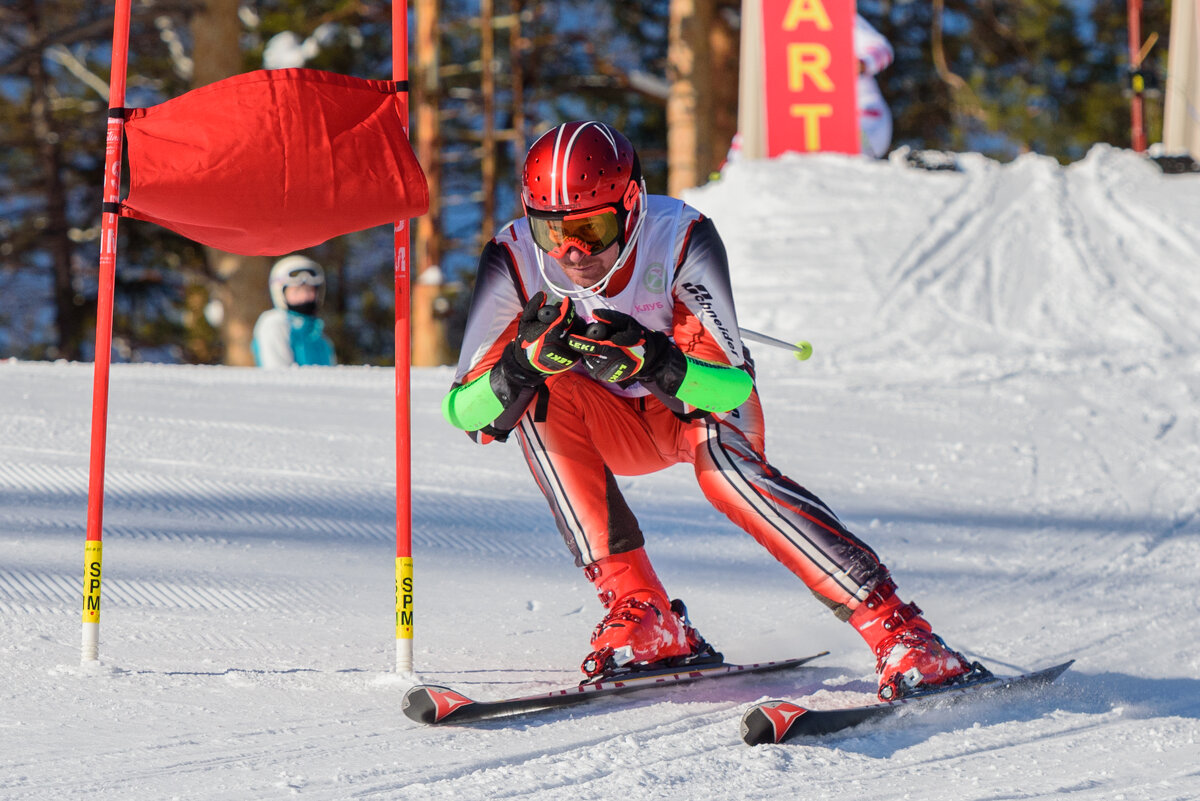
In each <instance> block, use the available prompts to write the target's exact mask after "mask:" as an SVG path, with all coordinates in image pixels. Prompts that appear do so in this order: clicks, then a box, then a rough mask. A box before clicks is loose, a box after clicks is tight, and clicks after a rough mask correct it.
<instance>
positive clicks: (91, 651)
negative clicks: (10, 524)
mask: <svg viewBox="0 0 1200 801" xmlns="http://www.w3.org/2000/svg"><path fill="white" fill-rule="evenodd" d="M130 3H131V0H116V6H115V9H114V12H113V44H112V71H111V73H110V75H109V78H108V128H107V141H106V143H105V148H104V194H103V204H104V205H103V206H102V211H101V229H100V270H99V279H100V286H99V290H98V295H97V296H96V357H95V365H94V367H93V373H92V452H91V464H90V467H89V473H88V511H87V540H86V542H85V543H84V575H83V636H82V651H81V658H82V661H83V662H94V661H96V660H97V659H99V656H100V576H101V562H102V558H101V557H102V548H101V541H102V539H103V536H104V530H103V522H104V455H105V449H106V447H107V433H108V374H109V366H110V364H111V362H112V319H113V285H114V284H115V277H116V269H117V221H118V220H119V219H120V215H119V214H118V213H117V212H118V203H119V202H120V199H121V198H120V192H121V144H122V141H123V139H124V137H125V73H126V71H127V69H128V63H129V9H130Z"/></svg>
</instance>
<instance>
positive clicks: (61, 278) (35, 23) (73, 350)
mask: <svg viewBox="0 0 1200 801" xmlns="http://www.w3.org/2000/svg"><path fill="white" fill-rule="evenodd" d="M25 13H26V15H27V18H28V19H29V24H30V28H31V29H32V30H33V31H34V32H35V35H36V36H37V38H38V41H42V40H44V39H45V38H46V35H47V34H48V33H49V32H48V31H45V30H43V29H42V27H43V26H42V18H41V15H40V14H39V13H38V4H37V2H36V1H35V0H31V1H30V2H28V3H26V9H25ZM29 78H30V81H29V83H30V108H29V117H30V121H31V122H32V124H33V134H34V138H35V139H36V140H37V153H38V160H39V161H40V162H41V171H42V174H43V176H44V179H45V185H44V190H45V192H44V197H45V201H46V207H45V211H46V224H45V227H44V228H43V229H42V231H41V237H42V238H43V239H44V240H45V242H46V249H47V250H48V251H49V253H50V257H51V264H52V270H53V273H54V322H55V328H56V329H57V333H58V341H57V343H56V347H57V351H58V352H57V353H56V354H55V355H56V356H57V357H58V358H60V359H70V360H77V359H79V358H80V356H81V349H82V342H83V322H84V319H83V318H84V314H83V307H82V306H81V304H80V303H79V300H78V293H77V292H76V291H75V284H74V280H73V278H74V276H73V274H72V272H73V271H72V269H71V250H72V249H71V240H70V239H69V238H68V233H69V228H70V223H69V222H68V220H67V194H66V190H65V189H64V187H63V180H62V169H63V159H62V146H61V145H60V144H59V134H58V132H57V131H56V130H55V126H54V117H53V114H52V112H51V111H50V96H49V87H48V80H47V77H46V71H45V68H44V66H43V63H42V53H41V51H40V48H39V51H38V53H37V54H36V56H35V57H34V58H33V59H32V60H31V61H30V69H29Z"/></svg>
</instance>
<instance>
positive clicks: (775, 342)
mask: <svg viewBox="0 0 1200 801" xmlns="http://www.w3.org/2000/svg"><path fill="white" fill-rule="evenodd" d="M742 339H748V340H750V341H751V342H760V343H762V344H763V345H770V346H771V347H774V348H782V349H783V350H790V351H791V352H792V354H793V355H795V357H796V358H797V359H799V360H800V361H805V360H806V359H808V357H809V356H812V352H813V347H812V343H811V342H809V341H807V340H804V339H802V340H800V341H799V342H797V343H796V344H794V345H793V344H792V343H790V342H785V341H784V340H782V339H776V338H775V337H769V336H767V335H766V334H760V333H758V332H757V331H751V330H750V329H749V328H743V329H742Z"/></svg>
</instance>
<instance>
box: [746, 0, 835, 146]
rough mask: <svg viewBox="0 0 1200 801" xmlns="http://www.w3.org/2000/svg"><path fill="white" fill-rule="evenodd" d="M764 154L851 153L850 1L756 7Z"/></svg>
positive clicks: (775, 2) (766, 0)
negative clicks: (760, 19) (758, 9)
mask: <svg viewBox="0 0 1200 801" xmlns="http://www.w3.org/2000/svg"><path fill="white" fill-rule="evenodd" d="M762 9H763V58H764V65H763V66H764V76H765V89H766V92H765V94H766V106H767V109H766V117H767V155H768V156H770V157H774V156H778V155H779V154H781V153H786V152H788V151H795V152H800V153H812V152H818V151H823V152H834V153H858V152H859V133H858V108H857V100H856V97H855V85H856V83H857V78H858V67H857V61H856V59H855V57H854V13H855V8H854V0H763V5H762Z"/></svg>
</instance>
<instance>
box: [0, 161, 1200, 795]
mask: <svg viewBox="0 0 1200 801" xmlns="http://www.w3.org/2000/svg"><path fill="white" fill-rule="evenodd" d="M961 163H962V166H963V171H962V172H958V173H927V172H920V171H914V170H907V169H905V168H904V167H903V166H902V165H900V164H892V163H887V162H869V161H866V160H862V159H857V158H846V157H841V156H810V157H805V158H800V157H794V158H784V159H782V160H780V161H776V162H770V163H753V162H751V163H743V164H735V165H733V166H732V167H730V168H729V170H728V171H727V173H726V175H725V176H724V177H723V178H722V180H720V181H719V182H717V183H715V184H711V185H709V186H707V187H704V188H702V189H699V190H695V191H693V192H691V193H690V194H689V195H688V199H689V201H690V202H692V203H694V204H695V205H697V206H698V207H700V208H701V209H703V210H705V211H706V212H708V213H710V214H711V215H712V216H713V217H714V219H715V220H716V221H717V224H718V227H719V228H720V230H721V232H722V234H723V235H724V237H725V238H726V240H727V245H728V249H729V253H730V256H731V260H732V263H733V269H734V285H735V292H736V294H737V295H738V298H739V311H740V315H741V323H742V324H743V325H744V326H746V327H748V328H753V329H755V330H758V331H761V332H763V333H767V334H772V335H775V336H780V337H783V338H785V339H788V340H794V339H800V338H805V339H809V340H811V341H812V342H813V344H814V346H815V349H816V351H815V354H814V356H813V358H812V359H811V360H810V361H808V362H804V363H800V362H797V361H795V360H794V359H792V358H791V357H790V356H789V355H788V354H786V353H784V352H782V351H776V350H771V349H768V348H764V347H762V346H759V347H758V348H756V356H757V360H758V365H759V372H760V389H761V392H762V396H763V399H764V403H765V407H766V413H767V423H768V427H769V438H768V454H769V455H770V456H771V458H772V460H773V461H774V462H775V463H776V464H778V465H779V466H780V467H782V468H783V469H784V470H785V471H786V472H788V474H789V475H791V476H793V477H794V478H796V479H797V480H799V481H801V482H802V483H804V484H805V485H806V486H808V487H809V488H810V489H812V490H813V491H815V492H817V493H818V494H819V495H820V496H821V497H822V498H823V499H824V500H825V501H827V502H828V503H830V504H831V505H832V506H833V507H834V508H835V509H836V510H838V511H839V513H840V514H841V515H842V517H843V518H844V519H845V520H846V521H847V523H848V524H849V525H850V526H851V527H852V528H853V529H854V530H856V531H857V532H859V533H860V534H861V535H862V536H863V537H864V539H866V540H867V541H868V542H870V543H871V544H872V545H873V547H875V548H876V549H877V550H878V551H879V552H880V553H881V555H882V556H883V557H884V559H885V561H886V562H887V563H888V564H889V565H890V566H891V568H892V570H893V572H894V573H895V575H896V577H897V579H898V581H899V584H900V587H901V591H902V594H903V595H904V596H905V597H906V598H912V599H915V600H916V601H917V602H918V603H919V604H920V605H921V606H922V607H923V608H924V609H925V610H926V612H927V614H928V616H929V617H930V618H931V619H932V621H933V622H934V625H935V627H936V628H937V630H938V631H939V632H940V633H941V634H943V636H945V637H946V638H947V640H948V641H949V642H950V643H951V644H953V645H955V646H957V647H959V648H962V649H963V650H965V651H966V652H967V653H968V654H969V655H970V656H971V657H973V658H977V659H980V660H982V661H984V662H985V663H986V664H988V665H989V666H991V667H992V668H993V669H994V670H996V671H997V672H1002V673H1015V672H1018V671H1023V670H1027V669H1033V668H1038V667H1042V666H1046V665H1050V664H1054V663H1057V662H1059V661H1063V660H1065V659H1069V658H1074V659H1077V660H1078V661H1077V662H1076V664H1075V666H1074V668H1073V669H1072V670H1071V671H1069V672H1068V673H1067V674H1066V675H1064V676H1063V677H1062V678H1061V679H1060V680H1059V681H1058V682H1057V683H1056V684H1054V685H1052V686H1050V687H1048V688H1046V689H1044V690H1042V691H1040V692H1038V693H1037V694H1036V695H1033V696H1030V697H1028V698H1026V699H1023V700H1020V701H1017V700H1016V699H1012V700H1011V701H1008V700H1006V701H1004V702H999V701H991V702H983V703H978V704H970V705H963V706H957V707H955V708H952V709H939V710H931V711H929V712H926V713H923V714H919V715H909V716H905V717H903V718H899V719H894V720H892V721H890V722H888V723H885V724H882V725H878V726H875V727H872V728H869V729H860V730H855V731H850V732H847V733H845V734H842V735H839V736H835V737H831V738H828V739H827V740H823V741H807V742H798V743H794V744H788V745H784V746H762V747H758V748H748V747H746V746H744V745H742V743H741V742H740V739H739V737H738V721H739V719H740V716H741V712H742V710H744V709H745V707H746V706H747V705H748V704H749V703H751V702H753V701H755V700H759V699H765V698H773V697H787V698H799V697H806V696H807V697H808V700H809V702H810V703H811V704H812V705H813V706H836V705H839V704H848V703H853V702H857V701H860V700H865V699H867V698H869V694H870V692H871V674H872V669H873V658H872V657H871V655H870V654H869V653H868V651H867V649H866V648H865V647H864V646H863V645H862V644H861V642H860V641H859V640H858V638H857V635H855V634H854V633H853V632H852V631H851V630H850V629H849V627H848V626H846V625H844V624H841V623H839V622H838V621H837V620H836V619H834V618H833V616H832V615H830V614H829V613H828V612H827V611H826V610H825V608H824V607H823V606H821V605H820V604H819V603H817V602H816V601H815V600H813V598H812V597H811V596H810V594H809V593H808V591H807V590H805V589H804V588H803V587H802V586H801V585H800V584H799V582H798V581H797V580H795V579H794V578H793V577H792V576H791V575H790V574H789V573H787V571H785V570H784V569H783V568H782V567H780V566H779V565H778V564H777V563H776V562H775V561H774V560H772V559H771V558H770V557H769V556H768V555H767V554H766V553H765V552H764V551H762V550H761V549H760V548H759V547H758V546H757V545H756V544H755V543H754V542H753V541H752V540H751V539H750V538H749V537H747V536H745V535H744V534H743V533H742V532H740V531H739V530H737V529H736V528H734V527H733V526H732V525H731V524H730V523H729V522H728V521H726V520H725V519H724V518H723V517H722V516H721V515H720V514H719V513H717V512H716V511H715V510H713V509H712V508H710V507H709V506H708V505H707V503H706V502H705V501H704V499H703V498H702V496H701V495H700V493H699V491H698V490H697V489H696V488H695V486H694V482H693V480H692V478H691V475H690V471H689V470H688V469H687V468H677V469H675V470H670V471H667V472H665V473H660V474H658V475H653V476H642V477H636V478H625V479H621V481H620V483H621V486H622V488H623V490H624V491H625V493H626V494H627V496H628V498H629V500H630V503H631V505H632V506H633V508H634V509H635V511H636V512H637V513H638V514H639V518H640V520H641V522H642V525H643V528H644V529H645V530H646V531H647V533H648V537H649V550H650V553H651V555H652V557H653V558H654V560H655V562H656V565H657V566H658V569H659V572H660V574H661V576H662V577H663V579H664V582H665V583H666V585H667V587H668V589H669V590H670V591H671V592H672V593H673V594H675V595H678V596H680V597H682V598H684V599H685V600H686V601H687V602H688V606H689V610H690V612H691V614H692V618H693V620H694V621H695V622H696V624H697V625H698V626H699V627H700V629H701V631H702V632H703V633H704V634H705V635H706V636H707V637H708V638H709V639H710V640H711V641H713V642H714V643H715V644H716V645H717V646H718V647H720V648H721V649H722V650H723V651H724V652H725V653H726V654H727V656H729V657H730V658H732V659H735V660H738V661H756V660H764V659H772V658H781V657H786V656H796V655H802V654H806V653H812V652H814V651H817V650H823V649H829V650H831V651H832V653H831V654H830V655H829V656H827V657H825V658H824V659H822V660H820V661H819V662H817V663H815V664H816V666H814V667H813V668H811V669H804V670H801V671H799V672H796V673H793V674H790V675H788V674H780V675H765V676H762V677H758V678H739V679H734V680H730V681H721V682H714V683H712V684H711V685H707V686H702V685H693V686H691V687H690V688H680V689H676V690H672V691H669V692H666V693H663V694H661V695H657V696H655V695H651V696H645V695H642V696H637V695H633V696H624V697H620V698H618V699H616V700H613V701H612V702H608V703H602V704H599V705H595V706H592V707H583V708H576V709H574V710H561V711H557V712H552V713H550V714H547V715H544V716H540V717H533V718H526V719H522V720H519V721H510V722H504V723H495V722H493V723H484V724H477V725H473V726H469V727H449V728H423V727H418V726H416V725H415V724H412V723H410V722H409V721H408V720H407V719H406V718H404V717H403V715H402V714H401V712H400V699H401V697H402V696H403V693H404V690H405V689H406V687H407V686H409V685H410V684H411V683H412V681H413V679H412V678H409V677H403V676H399V675H397V674H395V673H394V672H393V671H392V667H393V657H394V639H393V617H392V604H393V597H392V593H393V586H392V583H393V576H394V558H393V557H394V553H395V549H394V518H395V513H394V494H393V480H394V479H393V476H394V457H393V455H392V454H393V436H392V433H391V432H392V425H393V423H392V420H393V377H392V374H391V372H390V371H389V370H386V369H372V368H362V367H339V368H325V369H321V368H315V369H294V370H288V371H280V372H268V371H255V370H243V369H235V368H217V367H186V366H166V365H128V364H121V365H116V366H115V367H114V368H113V373H112V385H111V397H110V412H109V429H108V430H109V447H108V461H107V468H108V469H107V502H106V512H105V526H104V543H105V549H104V551H105V553H104V557H105V558H104V571H105V572H104V588H103V593H104V595H103V617H102V621H101V633H102V643H101V648H100V654H101V661H100V662H99V663H98V664H96V663H93V664H90V665H88V666H81V664H80V660H79V636H80V635H79V631H80V614H79V609H80V603H81V586H82V578H83V577H82V562H83V559H82V556H83V540H84V530H85V522H84V521H85V518H86V505H87V475H88V452H89V449H88V436H89V421H90V397H91V382H92V370H91V366H90V365H86V364H66V363H34V362H16V361H11V360H10V361H7V362H0V620H2V623H0V667H2V668H3V676H4V682H3V686H0V797H3V798H4V799H6V800H9V801H19V800H21V799H38V800H39V801H41V800H42V799H49V798H54V799H59V798H62V799H68V798H87V799H96V800H97V801H98V800H99V799H121V800H122V801H129V800H131V799H135V800H136V799H146V800H147V801H150V800H153V801H158V800H159V799H235V800H239V801H240V800H242V799H283V798H293V797H301V798H306V799H493V798H522V799H536V800H537V801H545V800H549V799H581V800H583V799H606V800H608V799H613V798H627V799H639V800H640V799H699V798H714V799H783V798H788V799H827V798H855V799H857V798H864V799H873V801H887V800H888V799H906V798H908V799H943V798H944V799H980V800H981V801H982V799H1040V798H1055V799H1059V798H1066V799H1072V801H1091V800H1092V799H1105V800H1108V799H1114V800H1115V799H1126V800H1128V801H1134V800H1135V799H1147V800H1149V799H1153V800H1154V801H1170V800H1171V799H1180V800H1182V799H1194V798H1197V797H1200V768H1198V767H1197V766H1198V765H1200V744H1198V740H1200V652H1198V650H1197V642H1200V623H1198V621H1200V594H1198V593H1197V591H1196V587H1197V582H1196V565H1197V564H1200V536H1198V535H1200V444H1198V443H1200V416H1198V410H1200V400H1198V398H1200V322H1198V318H1197V315H1196V310H1197V309H1198V308H1200V269H1198V266H1200V258H1198V256H1200V176H1163V175H1161V174H1159V173H1158V171H1157V170H1156V169H1155V168H1154V166H1153V165H1152V164H1150V163H1148V162H1146V161H1144V160H1143V159H1142V158H1140V157H1138V156H1136V155H1134V154H1132V153H1129V152H1126V151H1120V150H1114V149H1111V148H1107V147H1102V146H1101V147H1097V148H1096V149H1094V150H1093V151H1092V152H1091V153H1090V154H1089V156H1088V157H1087V159H1085V160H1084V161H1082V162H1080V163H1077V164H1073V165H1071V166H1068V167H1060V166H1058V165H1057V164H1055V163H1054V162H1052V161H1049V160H1047V159H1043V158H1039V157H1037V156H1025V157H1022V158H1020V159H1018V160H1017V161H1015V162H1013V163H1011V164H1007V165H1001V164H998V163H995V162H991V161H987V160H985V159H983V158H981V157H978V156H973V155H970V154H967V155H964V156H962V157H961ZM450 378H451V370H450V369H449V368H437V369H418V370H415V371H414V373H413V399H412V411H413V436H414V460H413V461H414V465H413V475H414V478H413V521H414V538H415V566H416V567H415V572H416V588H417V589H416V592H417V605H416V611H417V629H416V631H417V635H416V668H417V671H418V674H419V678H420V679H422V680H425V681H431V682H438V683H444V684H450V685H453V686H455V687H456V688H458V689H460V690H462V691H464V692H466V693H467V694H468V695H471V696H474V697H478V698H498V697H503V696H508V695H514V694H530V693H534V692H539V691H546V690H549V689H551V688H552V687H554V686H557V685H561V684H565V683H570V682H573V681H575V680H576V679H577V668H576V665H577V664H578V662H579V660H580V659H582V657H583V655H584V653H585V652H586V650H587V638H588V635H589V633H590V631H591V629H592V626H593V625H594V624H595V623H596V622H597V620H598V619H599V617H600V607H599V604H598V602H597V601H596V600H595V598H594V596H593V595H592V593H591V592H590V588H589V585H588V584H587V582H586V581H585V580H584V579H583V577H582V575H581V573H580V571H579V570H577V569H576V568H575V567H574V566H573V564H572V563H571V560H570V558H569V556H568V555H567V554H566V551H565V548H564V547H563V546H562V543H561V541H560V539H559V536H558V534H557V532H556V531H555V529H554V526H553V523H552V521H551V519H550V515H549V513H548V511H547V509H546V507H545V504H544V502H543V500H542V499H541V497H540V495H539V493H538V492H537V490H536V488H535V486H534V483H533V481H532V480H531V479H530V477H529V475H528V472H527V470H526V468H525V467H524V465H523V460H522V459H521V456H520V453H519V450H518V448H517V447H516V446H515V444H509V445H491V446H488V447H479V446H476V445H474V444H472V443H471V442H470V441H469V440H468V439H467V438H466V437H465V436H463V435H462V434H461V433H458V432H456V431H453V430H452V429H450V427H449V426H448V425H446V424H445V423H444V422H443V421H442V420H441V418H440V414H439V400H440V397H441V394H442V393H443V392H444V390H445V389H446V387H447V386H448V384H449V381H450Z"/></svg>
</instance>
